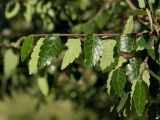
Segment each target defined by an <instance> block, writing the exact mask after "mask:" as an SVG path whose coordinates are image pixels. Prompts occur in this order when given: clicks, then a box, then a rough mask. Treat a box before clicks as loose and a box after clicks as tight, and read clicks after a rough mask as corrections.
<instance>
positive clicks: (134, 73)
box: [126, 58, 142, 81]
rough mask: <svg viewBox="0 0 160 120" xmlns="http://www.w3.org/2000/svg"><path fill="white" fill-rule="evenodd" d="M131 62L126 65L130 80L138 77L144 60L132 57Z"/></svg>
mask: <svg viewBox="0 0 160 120" xmlns="http://www.w3.org/2000/svg"><path fill="white" fill-rule="evenodd" d="M129 61H130V63H129V64H127V65H126V75H127V76H128V80H129V81H133V80H135V79H137V77H138V75H139V71H140V66H141V63H142V61H141V60H139V59H135V58H133V59H130V60H129Z"/></svg>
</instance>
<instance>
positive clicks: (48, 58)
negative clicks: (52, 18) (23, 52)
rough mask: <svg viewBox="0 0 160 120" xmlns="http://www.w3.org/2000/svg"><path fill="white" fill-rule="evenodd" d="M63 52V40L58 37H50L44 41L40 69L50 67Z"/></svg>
mask: <svg viewBox="0 0 160 120" xmlns="http://www.w3.org/2000/svg"><path fill="white" fill-rule="evenodd" d="M60 50H61V39H60V37H59V36H58V35H50V36H48V37H47V38H46V39H45V40H44V41H43V45H42V46H41V48H40V52H39V59H38V68H39V69H42V68H43V67H44V66H46V65H50V64H51V62H52V60H53V59H56V57H57V56H58V54H59V53H60Z"/></svg>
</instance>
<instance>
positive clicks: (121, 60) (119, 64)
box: [107, 56, 127, 95]
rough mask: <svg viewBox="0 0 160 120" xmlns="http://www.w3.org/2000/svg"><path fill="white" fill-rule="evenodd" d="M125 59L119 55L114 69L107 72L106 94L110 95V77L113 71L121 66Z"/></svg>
mask: <svg viewBox="0 0 160 120" xmlns="http://www.w3.org/2000/svg"><path fill="white" fill-rule="evenodd" d="M126 61H127V60H126V59H125V58H124V57H122V56H120V57H119V58H118V65H117V66H116V67H115V69H113V70H111V72H110V73H109V75H108V79H107V91H108V94H109V95H110V91H111V79H112V75H113V72H114V71H115V70H116V69H118V68H119V67H121V66H122V64H123V63H125V62H126Z"/></svg>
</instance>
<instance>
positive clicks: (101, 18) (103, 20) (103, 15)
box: [95, 12, 109, 29]
mask: <svg viewBox="0 0 160 120" xmlns="http://www.w3.org/2000/svg"><path fill="white" fill-rule="evenodd" d="M108 20H109V16H108V14H107V12H100V13H99V14H98V15H97V16H96V19H95V22H96V24H97V26H98V27H99V28H100V29H102V28H103V27H104V26H105V25H106V24H107V21H108Z"/></svg>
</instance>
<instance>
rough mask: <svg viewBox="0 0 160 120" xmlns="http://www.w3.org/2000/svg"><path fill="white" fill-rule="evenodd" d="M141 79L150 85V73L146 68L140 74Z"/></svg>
mask: <svg viewBox="0 0 160 120" xmlns="http://www.w3.org/2000/svg"><path fill="white" fill-rule="evenodd" d="M142 80H143V81H144V82H145V83H146V84H147V86H148V87H149V86H150V74H149V72H148V70H145V71H144V72H143V74H142Z"/></svg>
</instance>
